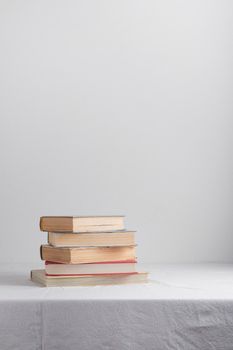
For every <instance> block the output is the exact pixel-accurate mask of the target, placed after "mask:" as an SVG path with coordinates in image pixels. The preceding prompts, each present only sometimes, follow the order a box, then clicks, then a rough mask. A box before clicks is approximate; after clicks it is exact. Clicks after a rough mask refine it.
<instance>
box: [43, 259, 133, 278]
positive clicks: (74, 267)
mask: <svg viewBox="0 0 233 350" xmlns="http://www.w3.org/2000/svg"><path fill="white" fill-rule="evenodd" d="M136 265H137V264H136V260H128V261H127V262H115V263H97V264H58V263H54V262H50V261H45V272H46V274H47V275H55V276H59V275H69V276H73V275H109V274H114V273H116V274H120V273H127V274H129V273H136V272H137V271H136Z"/></svg>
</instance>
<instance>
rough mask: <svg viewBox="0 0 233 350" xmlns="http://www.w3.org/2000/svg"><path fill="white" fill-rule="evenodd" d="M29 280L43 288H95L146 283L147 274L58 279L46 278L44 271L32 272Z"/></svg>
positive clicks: (53, 277)
mask: <svg viewBox="0 0 233 350" xmlns="http://www.w3.org/2000/svg"><path fill="white" fill-rule="evenodd" d="M31 280H32V281H33V282H35V283H39V284H42V285H43V286H45V287H76V286H96V285H115V284H130V283H146V282H148V274H147V273H146V272H138V273H136V274H128V275H127V274H113V275H102V276H101V275H98V276H82V277H80V276H79V277H71V276H67V277H64V276H62V277H60V276H46V274H45V270H32V271H31Z"/></svg>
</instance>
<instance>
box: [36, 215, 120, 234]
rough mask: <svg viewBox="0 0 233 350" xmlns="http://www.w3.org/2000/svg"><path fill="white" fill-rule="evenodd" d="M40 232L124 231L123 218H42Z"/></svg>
mask: <svg viewBox="0 0 233 350" xmlns="http://www.w3.org/2000/svg"><path fill="white" fill-rule="evenodd" d="M40 229H41V231H48V232H77V233H78V232H108V231H110V232H111V231H119V230H123V229H124V217H123V216H42V217H41V218H40Z"/></svg>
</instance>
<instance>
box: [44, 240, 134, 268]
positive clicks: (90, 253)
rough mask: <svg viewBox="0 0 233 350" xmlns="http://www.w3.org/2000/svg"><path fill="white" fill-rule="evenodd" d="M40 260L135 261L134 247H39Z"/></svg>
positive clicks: (71, 261) (78, 262)
mask: <svg viewBox="0 0 233 350" xmlns="http://www.w3.org/2000/svg"><path fill="white" fill-rule="evenodd" d="M40 252H41V259H42V260H47V261H53V262H60V263H66V264H85V263H94V262H109V261H119V260H120V261H125V260H135V259H136V256H135V246H124V247H59V248H57V247H52V246H50V245H42V246H41V250H40Z"/></svg>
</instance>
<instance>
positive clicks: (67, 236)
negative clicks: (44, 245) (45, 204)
mask: <svg viewBox="0 0 233 350" xmlns="http://www.w3.org/2000/svg"><path fill="white" fill-rule="evenodd" d="M48 243H49V244H50V245H52V246H54V247H72V246H73V247H74V246H78V247H88V246H89V247H91V246H92V247H106V246H109V247H112V246H127V245H135V238H134V232H133V231H118V232H98V233H96V232H92V233H80V234H76V233H67V232H65V233H64V232H61V233H57V232H49V233H48Z"/></svg>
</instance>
